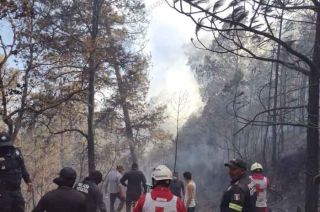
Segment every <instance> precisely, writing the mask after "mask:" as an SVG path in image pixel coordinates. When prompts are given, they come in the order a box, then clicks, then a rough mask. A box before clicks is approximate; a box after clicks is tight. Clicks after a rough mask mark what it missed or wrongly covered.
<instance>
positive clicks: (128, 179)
mask: <svg viewBox="0 0 320 212" xmlns="http://www.w3.org/2000/svg"><path fill="white" fill-rule="evenodd" d="M120 182H121V184H122V185H123V186H125V187H127V195H128V194H139V195H140V194H141V192H142V188H143V190H144V192H147V184H146V177H145V176H144V174H143V173H142V172H141V171H140V170H137V169H133V170H131V171H129V172H127V173H125V174H124V175H123V177H122V178H121V179H120Z"/></svg>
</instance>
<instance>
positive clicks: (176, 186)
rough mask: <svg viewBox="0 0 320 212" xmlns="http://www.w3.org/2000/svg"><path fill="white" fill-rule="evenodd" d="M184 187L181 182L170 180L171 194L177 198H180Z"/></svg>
mask: <svg viewBox="0 0 320 212" xmlns="http://www.w3.org/2000/svg"><path fill="white" fill-rule="evenodd" d="M183 189H184V185H183V182H182V181H181V180H172V181H171V184H170V190H171V192H172V193H173V194H174V195H176V196H177V197H179V198H181V197H182V193H183Z"/></svg>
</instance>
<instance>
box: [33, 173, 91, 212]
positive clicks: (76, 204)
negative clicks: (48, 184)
mask: <svg viewBox="0 0 320 212" xmlns="http://www.w3.org/2000/svg"><path fill="white" fill-rule="evenodd" d="M76 178H77V173H76V171H75V170H74V169H73V168H71V167H65V168H63V169H61V171H60V173H59V177H57V178H55V179H54V180H53V182H54V183H55V184H57V185H58V188H57V189H55V190H52V191H49V192H48V193H46V194H45V195H44V196H43V197H42V198H41V199H40V201H39V203H38V205H37V206H36V207H35V208H34V209H33V210H32V212H44V211H46V212H57V211H59V212H85V211H86V208H85V196H84V195H83V194H82V193H80V192H78V191H76V190H75V189H73V188H72V187H73V185H74V182H75V180H76Z"/></svg>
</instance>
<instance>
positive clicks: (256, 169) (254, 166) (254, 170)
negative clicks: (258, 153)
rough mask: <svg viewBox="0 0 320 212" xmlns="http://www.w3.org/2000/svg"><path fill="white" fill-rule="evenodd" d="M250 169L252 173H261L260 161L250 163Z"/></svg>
mask: <svg viewBox="0 0 320 212" xmlns="http://www.w3.org/2000/svg"><path fill="white" fill-rule="evenodd" d="M250 171H251V172H252V173H262V171H263V166H262V165H261V164H260V163H257V162H255V163H254V164H252V165H251V168H250Z"/></svg>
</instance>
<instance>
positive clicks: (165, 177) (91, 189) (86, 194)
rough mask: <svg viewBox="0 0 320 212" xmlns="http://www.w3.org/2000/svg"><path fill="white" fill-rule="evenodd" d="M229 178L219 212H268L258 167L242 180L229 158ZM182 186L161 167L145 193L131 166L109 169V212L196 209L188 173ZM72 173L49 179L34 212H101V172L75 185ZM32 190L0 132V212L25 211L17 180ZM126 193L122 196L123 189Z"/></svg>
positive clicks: (237, 163)
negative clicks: (51, 186)
mask: <svg viewBox="0 0 320 212" xmlns="http://www.w3.org/2000/svg"><path fill="white" fill-rule="evenodd" d="M225 166H226V167H227V168H228V170H229V175H230V178H231V183H230V186H229V187H228V188H227V189H226V191H225V192H224V193H223V196H222V201H221V204H220V211H221V212H268V208H267V189H268V188H269V186H270V182H269V179H268V178H267V177H265V176H264V175H263V174H262V171H263V167H262V165H261V164H259V163H254V164H252V166H251V169H250V170H251V175H250V176H249V175H247V164H246V163H245V162H244V161H242V160H240V159H233V160H231V161H229V162H228V163H226V164H225ZM183 177H184V180H185V183H183V182H181V181H180V180H179V174H178V173H172V172H171V170H170V169H169V168H168V167H167V166H165V165H159V166H158V167H156V168H155V169H153V171H152V176H151V178H152V186H151V191H150V192H148V186H147V181H146V177H145V176H144V174H143V173H142V172H141V171H140V170H139V169H138V165H137V164H136V163H134V164H132V167H131V170H130V171H128V172H126V173H124V168H123V167H122V166H117V168H116V170H112V171H111V172H110V173H109V174H108V176H107V181H106V186H105V188H106V190H108V194H109V195H110V212H114V211H115V208H114V205H115V202H116V199H119V202H120V203H119V206H118V207H117V210H116V211H121V210H122V208H123V207H124V204H126V211H127V212H130V211H132V206H133V211H134V212H193V211H195V209H196V184H195V182H194V180H193V178H192V174H191V173H190V172H185V173H183ZM76 178H77V173H76V171H75V170H74V169H73V168H71V167H65V168H63V169H62V170H61V171H60V173H59V176H58V177H57V178H55V179H54V180H53V182H54V183H55V184H56V185H57V188H56V189H54V190H52V191H50V192H48V193H46V194H45V195H44V196H43V197H42V198H41V199H40V201H39V202H38V204H37V205H36V207H35V208H34V209H33V212H44V211H46V212H96V211H100V212H106V211H107V210H106V207H105V203H104V198H103V193H102V191H101V189H100V188H99V184H100V183H101V182H102V178H103V177H102V174H101V172H100V171H91V172H90V173H89V176H88V177H86V178H85V179H84V180H83V181H81V182H80V183H75V182H76ZM22 179H23V180H24V181H25V183H26V184H27V188H28V189H27V190H28V191H30V192H31V191H32V190H33V188H32V182H31V179H30V176H29V174H28V172H27V169H26V167H25V164H24V160H23V157H22V153H21V151H20V150H19V149H18V148H16V147H14V145H13V142H12V140H11V138H10V136H9V135H8V134H6V133H0V211H1V212H24V210H25V202H24V199H23V196H22V194H21V188H20V185H21V180H22ZM124 188H125V189H126V191H124V190H125V189H124Z"/></svg>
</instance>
